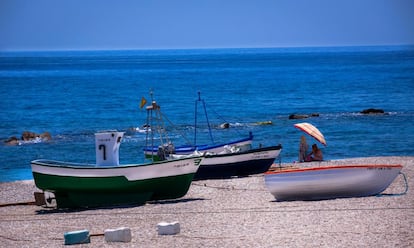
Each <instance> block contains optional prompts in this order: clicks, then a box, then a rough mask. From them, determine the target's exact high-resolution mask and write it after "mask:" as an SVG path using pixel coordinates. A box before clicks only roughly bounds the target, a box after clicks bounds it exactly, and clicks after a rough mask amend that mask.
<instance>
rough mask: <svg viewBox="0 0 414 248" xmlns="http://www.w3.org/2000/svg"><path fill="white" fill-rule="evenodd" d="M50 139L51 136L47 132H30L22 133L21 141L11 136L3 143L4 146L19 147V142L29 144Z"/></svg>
mask: <svg viewBox="0 0 414 248" xmlns="http://www.w3.org/2000/svg"><path fill="white" fill-rule="evenodd" d="M51 139H52V135H50V133H49V132H44V133H41V134H37V133H34V132H30V131H24V132H23V133H22V136H21V139H18V138H17V137H16V136H12V137H10V138H8V139H7V140H5V141H4V143H5V144H6V145H19V144H21V142H30V141H36V140H40V141H48V140H51Z"/></svg>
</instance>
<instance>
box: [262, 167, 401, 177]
mask: <svg viewBox="0 0 414 248" xmlns="http://www.w3.org/2000/svg"><path fill="white" fill-rule="evenodd" d="M359 168H366V169H370V168H372V169H376V168H399V169H402V168H403V166H402V165H400V164H373V165H368V164H359V165H358V164H356V165H331V166H321V167H310V168H289V169H287V170H283V168H282V170H279V171H267V172H265V173H264V174H265V175H275V174H283V173H299V172H309V171H321V170H330V169H359Z"/></svg>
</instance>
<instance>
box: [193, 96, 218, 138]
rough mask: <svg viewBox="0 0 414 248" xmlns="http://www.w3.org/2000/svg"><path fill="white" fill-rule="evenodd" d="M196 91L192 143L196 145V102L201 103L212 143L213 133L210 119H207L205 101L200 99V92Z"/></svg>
mask: <svg viewBox="0 0 414 248" xmlns="http://www.w3.org/2000/svg"><path fill="white" fill-rule="evenodd" d="M197 93H198V99H197V100H196V102H195V110H194V145H195V146H196V145H197V110H198V102H202V103H203V109H204V115H205V116H206V121H207V126H208V133H209V135H210V139H211V142H212V143H213V144H214V139H213V134H212V132H211V127H210V121H209V120H208V115H207V109H206V103H205V102H204V99H201V92H200V91H199V92H197Z"/></svg>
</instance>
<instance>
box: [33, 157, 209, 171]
mask: <svg viewBox="0 0 414 248" xmlns="http://www.w3.org/2000/svg"><path fill="white" fill-rule="evenodd" d="M194 158H203V156H191V157H186V158H177V159H173V160H163V161H154V162H147V163H142V164H120V165H111V166H106V165H105V166H103V165H96V164H88V163H76V162H66V161H59V160H51V159H36V160H32V161H31V162H30V163H31V164H35V165H39V166H48V167H56V168H69V169H88V170H90V169H125V168H133V167H141V166H142V167H144V166H145V167H146V166H151V165H155V164H164V163H169V162H175V161H183V160H189V159H194Z"/></svg>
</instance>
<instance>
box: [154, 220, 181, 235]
mask: <svg viewBox="0 0 414 248" xmlns="http://www.w3.org/2000/svg"><path fill="white" fill-rule="evenodd" d="M157 229H158V234H159V235H174V234H177V233H179V232H180V223H179V222H178V221H175V222H171V223H168V222H160V223H158V225H157Z"/></svg>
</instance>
